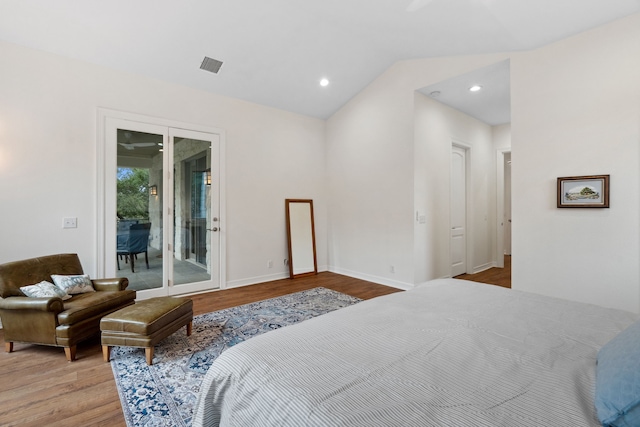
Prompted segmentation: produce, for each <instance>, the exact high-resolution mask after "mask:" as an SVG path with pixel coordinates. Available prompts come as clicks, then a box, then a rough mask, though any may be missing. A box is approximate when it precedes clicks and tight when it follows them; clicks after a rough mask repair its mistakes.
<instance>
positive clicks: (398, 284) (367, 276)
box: [328, 266, 415, 291]
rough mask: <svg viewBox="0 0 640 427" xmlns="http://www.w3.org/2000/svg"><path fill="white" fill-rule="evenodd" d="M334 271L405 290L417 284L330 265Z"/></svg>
mask: <svg viewBox="0 0 640 427" xmlns="http://www.w3.org/2000/svg"><path fill="white" fill-rule="evenodd" d="M328 271H330V272H332V273H336V274H342V275H343V276H349V277H353V278H355V279H360V280H366V281H368V282H373V283H377V284H379V285H385V286H390V287H392V288H397V289H402V290H404V291H406V290H409V289H413V288H414V287H415V286H414V285H413V284H411V283H405V282H400V281H398V280H389V279H387V278H385V277H378V276H372V275H370V274H364V273H359V272H356V271H352V270H347V269H345V268H337V267H332V266H330V267H329V270H328Z"/></svg>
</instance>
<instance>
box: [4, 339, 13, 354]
mask: <svg viewBox="0 0 640 427" xmlns="http://www.w3.org/2000/svg"><path fill="white" fill-rule="evenodd" d="M4 349H5V350H6V352H7V353H11V352H12V351H13V342H12V341H10V342H6V343H4Z"/></svg>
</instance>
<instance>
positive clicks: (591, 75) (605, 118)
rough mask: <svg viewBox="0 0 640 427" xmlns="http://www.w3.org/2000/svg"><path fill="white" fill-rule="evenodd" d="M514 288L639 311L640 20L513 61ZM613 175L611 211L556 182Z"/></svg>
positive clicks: (626, 21)
mask: <svg viewBox="0 0 640 427" xmlns="http://www.w3.org/2000/svg"><path fill="white" fill-rule="evenodd" d="M511 73H512V78H511V94H512V104H511V105H512V113H513V120H512V136H513V150H512V160H513V163H512V165H513V171H512V185H513V188H512V190H513V218H514V225H513V252H514V258H513V276H512V277H513V287H514V288H515V289H520V290H526V291H533V292H539V293H542V294H547V295H554V296H558V297H563V298H570V299H574V300H578V301H584V302H589V303H594V304H601V305H604V306H610V307H618V308H622V309H627V310H631V311H635V312H638V311H640V275H639V265H640V263H639V260H640V250H639V239H640V237H639V236H640V234H639V231H640V230H639V227H638V226H639V221H640V204H639V201H638V194H640V192H639V190H640V188H639V185H638V184H639V181H640V164H639V160H640V150H639V146H640V14H636V15H634V16H631V17H629V18H626V19H622V20H620V21H617V22H614V23H612V24H609V25H606V26H603V27H600V28H598V29H595V30H593V31H589V32H586V33H583V34H580V35H578V36H575V37H572V38H570V39H567V40H564V41H561V42H559V43H555V44H553V45H550V46H547V47H545V48H543V49H539V50H536V51H533V52H527V53H524V54H519V55H514V57H513V58H512V60H511ZM596 174H610V175H611V199H610V203H611V208H610V209H557V208H556V178H557V177H563V176H577V175H596Z"/></svg>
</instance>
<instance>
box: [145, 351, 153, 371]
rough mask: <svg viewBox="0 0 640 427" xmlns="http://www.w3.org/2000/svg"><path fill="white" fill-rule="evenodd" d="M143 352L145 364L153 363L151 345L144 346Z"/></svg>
mask: <svg viewBox="0 0 640 427" xmlns="http://www.w3.org/2000/svg"><path fill="white" fill-rule="evenodd" d="M144 354H145V356H146V357H147V365H149V366H151V365H153V347H145V349H144Z"/></svg>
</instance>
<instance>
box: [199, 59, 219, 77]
mask: <svg viewBox="0 0 640 427" xmlns="http://www.w3.org/2000/svg"><path fill="white" fill-rule="evenodd" d="M220 67H222V61H218V60H217V59H213V58H209V57H208V56H205V57H204V59H203V60H202V64H200V69H202V70H205V71H210V72H212V73H214V74H218V71H220Z"/></svg>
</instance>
